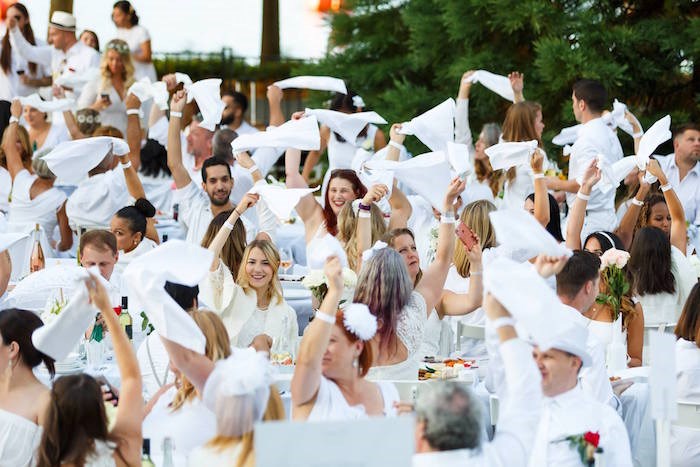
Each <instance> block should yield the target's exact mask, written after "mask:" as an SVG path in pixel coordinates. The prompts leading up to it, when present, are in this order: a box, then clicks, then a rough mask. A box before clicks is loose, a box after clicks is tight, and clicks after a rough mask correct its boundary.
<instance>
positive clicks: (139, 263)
mask: <svg viewBox="0 0 700 467" xmlns="http://www.w3.org/2000/svg"><path fill="white" fill-rule="evenodd" d="M212 260H213V254H212V253H211V252H210V251H209V250H206V249H204V248H202V247H200V246H198V245H194V244H192V243H188V242H184V241H182V240H171V241H169V242H166V243H163V244H161V245H160V246H158V247H157V248H155V249H153V250H151V251H149V252H148V253H146V254H144V255H143V256H140V257H138V258H136V259H135V260H133V261H132V262H131V263H130V264H129V265H128V266H127V268H126V270H125V271H124V274H123V276H122V277H123V278H124V280H126V283H127V285H128V287H129V290H130V291H131V293H132V295H134V296H135V297H136V300H138V302H139V303H141V305H142V306H143V308H144V311H145V312H146V314H147V315H148V318H149V320H150V322H151V324H153V327H154V328H155V329H156V330H157V331H158V333H159V334H160V335H161V336H162V337H165V338H166V339H168V340H171V341H173V342H175V343H177V344H180V345H181V346H183V347H186V348H188V349H190V350H192V351H194V352H197V353H200V354H204V349H205V346H206V343H207V340H206V338H205V337H204V334H203V333H202V331H201V330H200V329H199V327H198V326H197V324H196V323H195V322H194V320H193V319H192V317H191V316H190V315H188V314H187V313H186V312H185V310H183V309H182V308H181V307H180V305H178V304H177V303H176V302H175V300H173V299H172V298H171V297H170V296H169V295H168V293H167V292H166V291H165V289H164V288H163V287H164V286H165V282H166V281H169V282H174V283H176V284H183V285H186V286H189V287H193V286H195V285H197V284H198V283H199V282H200V281H202V280H203V279H205V278H206V277H207V275H208V274H209V267H210V266H211V263H212Z"/></svg>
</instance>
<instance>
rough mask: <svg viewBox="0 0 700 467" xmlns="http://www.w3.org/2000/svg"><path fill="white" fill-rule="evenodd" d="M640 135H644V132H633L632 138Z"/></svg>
mask: <svg viewBox="0 0 700 467" xmlns="http://www.w3.org/2000/svg"><path fill="white" fill-rule="evenodd" d="M642 136H644V132H643V131H640V132H638V133H635V134H633V135H632V138H641V137H642Z"/></svg>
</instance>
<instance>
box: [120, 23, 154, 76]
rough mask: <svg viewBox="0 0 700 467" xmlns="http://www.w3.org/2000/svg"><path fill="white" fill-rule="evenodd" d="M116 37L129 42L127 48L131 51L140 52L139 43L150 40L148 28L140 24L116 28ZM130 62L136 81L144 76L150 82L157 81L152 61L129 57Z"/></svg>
mask: <svg viewBox="0 0 700 467" xmlns="http://www.w3.org/2000/svg"><path fill="white" fill-rule="evenodd" d="M117 39H121V40H123V41H124V42H126V43H127V44H129V50H130V51H131V53H132V54H133V53H135V52H140V51H141V44H143V43H144V42H147V41H150V40H151V36H150V34H149V33H148V30H147V29H146V28H144V27H143V26H141V25H138V24H137V25H136V26H131V27H130V28H128V29H127V28H117ZM131 63H133V64H134V78H135V79H136V80H137V81H138V80H139V79H141V78H143V77H144V76H146V77H148V79H150V80H151V82H152V83H153V82H156V81H158V77H157V76H156V67H155V65H153V62H149V63H143V62H138V61H136V60H134V59H133V58H132V59H131Z"/></svg>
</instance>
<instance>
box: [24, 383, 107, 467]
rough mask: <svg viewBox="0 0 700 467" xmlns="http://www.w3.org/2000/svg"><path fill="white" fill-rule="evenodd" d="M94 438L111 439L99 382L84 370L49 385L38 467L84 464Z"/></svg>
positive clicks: (91, 450) (93, 448)
mask: <svg viewBox="0 0 700 467" xmlns="http://www.w3.org/2000/svg"><path fill="white" fill-rule="evenodd" d="M95 440H101V441H113V439H112V437H111V436H110V434H109V431H108V428H107V414H106V413H105V406H104V401H103V400H102V391H101V389H100V384H99V383H98V382H97V381H96V380H95V378H93V377H92V376H90V375H88V374H85V373H81V374H77V375H69V376H62V377H60V378H58V379H57V380H56V381H55V382H54V383H53V387H52V388H51V402H50V404H49V407H48V408H47V410H46V421H45V423H44V432H43V434H42V436H41V444H40V445H39V449H38V451H37V457H38V461H37V466H38V467H53V466H56V465H61V464H62V463H71V464H74V465H83V464H84V463H85V459H86V458H87V457H88V455H89V454H90V453H91V452H94V450H95Z"/></svg>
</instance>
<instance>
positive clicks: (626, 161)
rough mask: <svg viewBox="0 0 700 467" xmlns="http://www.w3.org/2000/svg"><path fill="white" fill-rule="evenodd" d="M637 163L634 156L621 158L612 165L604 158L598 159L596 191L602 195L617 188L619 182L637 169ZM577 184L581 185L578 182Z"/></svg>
mask: <svg viewBox="0 0 700 467" xmlns="http://www.w3.org/2000/svg"><path fill="white" fill-rule="evenodd" d="M637 164H638V161H637V158H636V157H635V156H629V157H623V158H622V159H620V160H619V161H617V162H615V163H614V164H610V163H608V161H607V159H605V157H602V158H600V157H599V158H598V162H596V165H597V166H598V168H600V172H601V173H600V175H601V177H600V181H599V182H598V183H596V184H595V187H594V188H596V189H598V190H600V191H601V192H603V193H608V192H609V191H610V190H612V189H613V188H617V187H618V186H619V185H620V182H621V181H622V180H624V179H625V177H626V176H627V175H628V174H629V173H630V172H631V171H632V170H634V168H635V167H637ZM578 182H579V184H580V183H581V181H580V180H578Z"/></svg>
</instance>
